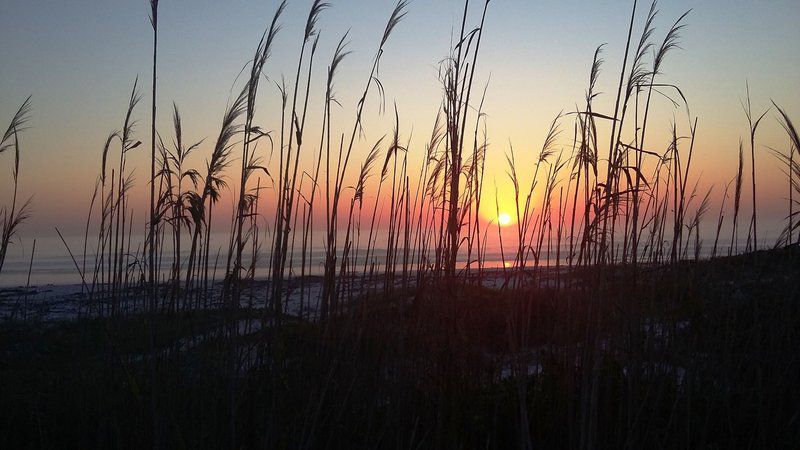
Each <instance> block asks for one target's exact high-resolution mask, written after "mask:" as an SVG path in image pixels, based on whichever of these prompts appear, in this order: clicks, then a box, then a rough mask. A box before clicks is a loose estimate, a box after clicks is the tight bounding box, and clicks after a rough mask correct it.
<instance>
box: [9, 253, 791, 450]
mask: <svg viewBox="0 0 800 450" xmlns="http://www.w3.org/2000/svg"><path fill="white" fill-rule="evenodd" d="M799 272H800V251H798V249H797V248H796V247H794V248H787V249H785V250H777V251H761V252H758V253H753V254H747V255H743V256H739V257H731V258H727V257H726V258H722V259H718V260H714V261H708V262H700V263H697V264H695V263H690V264H682V265H679V266H676V267H673V268H671V269H670V270H666V271H655V272H653V271H648V270H646V269H645V270H641V271H639V272H638V273H637V275H634V274H633V272H631V271H630V270H629V269H627V268H610V269H608V270H607V271H604V272H603V276H608V277H611V278H612V281H610V282H609V283H608V284H607V285H606V286H605V287H604V288H603V291H602V292H592V291H590V290H588V289H585V288H582V287H581V286H587V285H586V284H584V281H585V280H582V278H583V277H594V276H597V274H595V273H588V272H587V273H584V274H582V275H580V276H578V277H577V279H576V280H575V281H576V283H574V286H573V287H564V286H561V287H559V288H534V287H529V288H522V289H517V290H515V291H513V292H512V291H509V290H484V289H481V288H478V287H475V286H474V285H467V284H459V285H457V286H454V287H453V289H454V292H450V291H449V290H448V289H447V288H441V287H429V288H428V289H425V290H419V291H416V293H415V292H395V293H394V294H393V295H391V296H384V295H381V296H379V297H376V298H368V299H363V302H361V303H358V304H355V305H353V307H352V308H351V309H350V310H348V312H347V313H345V314H342V315H340V316H338V317H337V318H336V319H335V320H331V321H328V322H325V323H308V322H305V321H299V320H295V319H293V318H287V319H286V323H284V325H283V326H281V327H270V328H268V327H263V328H259V327H258V326H257V325H254V324H257V323H260V321H268V320H267V319H266V318H265V317H264V316H263V313H262V312H261V311H254V310H239V311H237V312H236V314H233V315H231V314H219V313H218V312H186V313H177V314H169V315H158V316H156V317H148V316H146V315H145V316H132V317H124V318H99V319H85V320H78V321H69V322H56V323H22V322H20V323H14V322H12V323H4V324H3V325H2V327H1V328H0V342H3V343H4V346H3V347H4V350H3V355H2V359H3V361H4V364H3V366H2V368H0V380H2V383H0V399H2V404H0V425H1V427H2V430H1V431H2V432H1V433H0V436H2V437H0V446H2V447H3V448H66V447H73V448H146V447H150V446H151V445H152V442H153V436H152V434H151V433H152V430H153V427H152V426H151V424H150V422H149V420H150V411H151V403H150V402H151V393H152V392H153V390H154V386H153V384H152V381H151V380H153V379H155V380H157V386H156V387H155V393H156V397H155V399H154V400H155V402H156V404H157V408H158V411H159V414H158V420H159V426H158V427H157V429H158V430H159V432H160V433H161V436H160V437H159V439H160V441H161V443H162V444H163V445H164V448H226V447H228V446H229V445H230V443H231V442H233V441H234V439H235V441H236V442H237V446H238V447H240V448H342V449H350V448H491V449H504V448H518V447H522V446H523V442H524V440H528V441H529V442H532V443H534V444H535V446H536V447H538V448H584V447H595V448H626V447H627V448H793V447H794V446H795V445H796V443H797V442H798V440H800V423H798V420H800V419H799V416H798V415H799V414H800V385H798V381H797V380H798V379H800V360H798V357H797V348H798V346H800V328H798V327H797V324H798V323H800V302H799V301H798V286H797V283H796V281H797V280H798V279H800V273H799ZM633 276H637V277H639V280H640V281H641V284H639V285H637V286H638V287H637V288H636V289H635V290H632V289H631V288H630V285H629V282H628V281H627V279H629V278H630V277H633ZM151 320H153V321H154V326H151V324H150V321H151ZM232 323H236V324H238V325H239V329H238V331H237V332H236V333H235V334H233V335H232V334H231V333H229V332H228V330H229V328H228V327H229V326H230V325H231V324H232ZM151 330H154V336H152V338H153V339H155V341H156V343H157V347H158V349H159V350H158V351H157V352H156V354H155V355H156V356H155V357H156V359H157V364H156V368H155V370H156V371H157V373H156V375H155V378H153V376H152V374H151V373H150V370H151V367H150V365H149V361H148V358H149V357H150V356H149V355H150V353H149V351H148V345H147V342H148V341H149V339H150V338H151V336H150V333H151ZM198 336H202V337H200V338H198ZM522 336H526V337H525V338H524V340H522V341H521V340H520V338H521V337H522ZM190 341H191V344H189V342H190ZM234 434H235V437H234ZM590 442H591V443H592V444H591V445H588V443H590Z"/></svg>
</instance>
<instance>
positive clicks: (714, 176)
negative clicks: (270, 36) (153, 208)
mask: <svg viewBox="0 0 800 450" xmlns="http://www.w3.org/2000/svg"><path fill="white" fill-rule="evenodd" d="M277 3H278V2H277V1H264V0H259V1H253V0H229V1H217V0H180V1H174V0H162V2H161V6H160V14H159V22H160V36H159V84H158V91H159V101H158V107H159V118H158V125H159V130H160V132H161V133H162V135H163V136H164V137H165V138H168V139H171V136H172V127H171V118H170V108H171V103H172V101H175V102H176V103H177V104H178V106H179V107H180V108H181V112H182V116H183V120H184V134H185V136H186V137H187V140H190V141H196V140H200V139H203V138H205V139H206V141H205V143H204V145H203V146H202V147H201V148H200V150H199V151H198V152H197V153H196V154H195V155H194V157H193V159H191V164H193V165H195V166H198V167H199V166H201V165H202V164H203V163H204V160H205V157H206V156H207V154H208V152H209V151H210V146H211V145H212V144H213V140H214V138H215V136H216V133H218V130H219V122H220V118H221V115H222V113H223V111H224V109H225V106H226V103H227V102H228V100H229V96H230V91H231V87H232V86H233V84H234V81H235V80H236V78H237V75H238V73H239V72H240V70H241V69H242V67H244V65H245V64H246V62H247V61H248V60H249V59H250V58H251V55H252V52H253V50H254V48H255V46H256V44H257V42H258V39H259V37H260V36H261V33H262V32H263V30H264V28H266V27H267V26H268V24H269V21H270V19H271V18H272V15H273V13H274V10H275V8H276V7H277ZM310 3H311V2H310V1H298V0H294V1H290V2H289V5H288V8H287V10H286V12H285V14H284V16H283V19H282V23H283V24H284V26H283V29H282V31H281V32H280V34H279V35H278V40H277V42H276V45H275V47H274V50H273V53H272V58H271V59H270V60H269V61H268V62H267V65H266V69H265V72H266V74H267V76H268V77H269V81H268V82H266V81H265V82H264V83H263V84H262V88H261V90H260V93H261V95H260V99H259V104H258V114H257V118H256V122H257V123H258V124H259V125H260V126H262V128H264V129H276V128H278V127H279V122H278V121H277V117H278V115H277V113H278V112H279V107H280V106H279V95H278V91H277V89H276V88H275V84H274V81H276V80H280V78H281V76H282V75H284V76H285V77H286V78H287V80H290V79H292V78H293V76H294V70H295V66H296V59H297V54H298V52H299V46H300V44H301V41H302V29H303V26H304V22H305V18H306V15H307V13H308V8H309V5H310ZM331 3H332V4H333V5H332V7H331V8H330V9H328V10H326V11H325V12H324V13H323V14H322V16H321V18H320V21H319V24H318V26H319V28H320V29H321V38H320V45H319V50H318V54H317V55H318V56H317V61H316V69H315V71H314V82H313V84H312V100H311V104H310V110H311V111H310V116H309V121H310V123H311V124H313V126H311V130H312V131H311V135H312V136H316V135H317V133H318V132H317V131H316V130H318V128H319V127H318V122H319V117H320V110H321V107H322V100H323V92H324V76H323V73H324V71H325V68H326V66H327V64H328V62H329V61H330V58H331V55H332V53H333V49H334V48H335V46H336V43H337V42H338V40H339V39H340V37H341V36H342V35H343V33H344V32H345V31H346V30H348V29H350V34H349V39H350V42H351V43H350V47H349V49H350V50H352V52H353V53H352V54H351V55H350V56H348V58H347V59H346V60H345V63H344V64H343V67H342V69H341V72H340V73H339V76H338V78H337V81H336V92H337V98H338V99H339V101H340V102H341V104H342V105H343V106H342V108H341V109H339V110H338V111H337V112H335V114H337V122H338V124H339V131H343V130H344V129H346V128H347V127H348V126H352V125H350V124H352V117H353V111H354V106H355V103H356V100H357V96H358V95H359V93H360V90H362V89H363V84H364V82H365V81H366V80H365V77H366V76H367V74H368V71H369V65H370V61H371V58H372V56H373V54H374V52H375V48H376V46H377V43H378V41H379V39H380V35H381V33H382V31H383V27H384V26H385V22H386V20H387V18H388V16H389V14H390V13H391V10H392V8H393V6H394V1H393V0H348V1H344V0H338V1H337V0H332V1H331ZM475 3H476V6H478V5H477V4H478V2H475ZM462 5H463V2H461V1H460V0H432V1H422V0H417V1H415V2H412V4H411V6H410V8H409V12H408V15H407V16H406V17H405V19H404V20H403V21H402V22H401V23H400V25H399V26H398V28H397V29H396V30H395V34H393V35H392V37H391V39H390V41H389V43H388V45H387V47H386V53H385V55H384V57H383V60H382V64H381V67H380V69H381V70H380V79H381V81H382V84H383V86H384V87H385V89H386V100H387V110H389V109H391V108H392V104H393V103H395V102H396V105H397V108H398V110H399V113H400V122H401V123H400V133H401V136H402V138H403V139H408V138H409V137H411V139H412V140H411V143H412V144H411V153H410V154H409V157H410V158H412V159H414V158H418V157H419V155H420V154H421V153H422V152H423V145H424V142H425V141H426V140H427V138H428V136H429V135H430V132H431V127H432V126H433V120H434V118H435V115H436V112H437V108H438V105H439V102H440V99H441V85H440V83H439V81H438V80H437V64H438V62H439V61H440V60H441V59H442V58H444V57H445V56H447V54H448V48H449V47H450V42H451V36H452V35H453V34H455V33H456V32H457V28H458V25H459V23H460V16H461V12H462V7H463V6H462ZM648 6H649V2H641V3H640V6H639V11H638V13H639V16H640V17H641V16H643V15H644V14H645V13H646V10H647V7H648ZM148 7H149V5H148V2H147V1H145V0H141V1H132V0H124V1H123V0H113V1H111V0H109V1H99V0H95V1H89V0H75V1H53V0H49V1H45V0H41V1H29V0H25V1H22V0H6V1H3V3H2V6H0V42H2V45H0V61H2V63H0V126H1V127H2V128H3V129H5V127H6V126H7V124H8V122H9V121H10V120H11V117H12V116H13V114H14V111H15V110H16V109H17V108H18V106H19V105H20V104H21V103H22V102H23V101H24V100H25V98H26V97H27V96H28V95H32V96H33V98H32V104H33V112H32V120H31V122H30V124H29V125H30V129H28V130H25V132H24V133H23V134H22V135H21V144H22V156H21V158H22V160H21V176H20V179H21V185H20V192H21V195H22V196H23V197H27V196H29V195H33V198H34V209H33V211H34V214H33V217H32V218H31V219H30V221H29V222H28V223H27V224H26V226H25V227H24V228H23V229H22V231H21V236H22V237H23V238H25V239H27V238H31V237H36V236H46V235H51V234H52V233H53V226H54V225H58V226H59V227H60V228H62V229H64V230H66V233H68V234H79V233H81V232H82V226H83V225H82V223H83V222H84V221H85V217H86V211H87V209H88V206H89V200H90V197H91V193H92V188H93V183H94V180H95V178H96V177H97V174H98V171H99V169H100V156H101V150H102V146H103V142H104V140H105V137H106V136H107V135H108V133H109V132H110V131H111V130H112V129H117V128H120V127H121V126H122V120H123V116H124V113H125V107H126V102H127V98H128V96H129V94H130V90H131V87H132V85H133V82H134V79H135V78H136V77H137V75H138V76H139V86H140V88H141V91H142V93H143V94H144V97H143V100H142V102H141V103H140V105H139V107H138V109H137V110H136V112H135V117H136V118H137V119H138V121H139V124H138V127H137V129H136V139H139V140H141V141H143V144H144V145H142V146H141V147H140V148H139V149H137V150H136V151H135V155H133V156H132V160H131V162H132V165H133V166H135V167H136V171H135V174H136V181H137V184H136V189H135V190H136V193H135V194H134V196H135V198H136V199H137V201H138V203H137V204H134V209H136V210H138V211H143V210H144V208H145V202H144V200H145V198H146V197H145V195H146V193H145V191H146V189H145V183H146V178H147V174H148V170H149V169H148V167H147V165H146V164H145V161H147V158H148V153H149V142H150V137H149V120H150V116H149V108H150V99H149V91H150V87H151V86H150V81H149V79H150V74H149V71H150V63H151V57H152V56H151V45H152V33H151V28H150V24H149V22H148ZM630 8H631V2H630V1H627V0H626V1H622V0H615V1H603V2H585V1H575V0H568V1H560V0H559V1H556V0H551V1H538V2H534V1H522V0H514V1H512V0H494V1H492V2H491V3H490V6H489V12H488V14H487V19H486V27H485V34H484V38H483V39H484V41H483V43H482V46H483V47H482V50H481V55H480V58H479V61H478V68H477V73H476V80H477V81H476V86H478V87H479V88H480V89H482V88H483V86H484V85H485V84H486V82H487V81H489V84H488V91H487V97H486V103H485V105H484V111H485V112H486V113H487V114H488V120H487V125H488V133H489V142H490V148H489V152H488V156H487V158H488V159H487V175H486V181H487V182H488V183H489V184H490V185H493V184H494V180H497V183H498V189H499V191H500V193H501V194H500V195H501V197H504V198H506V199H508V198H510V197H509V195H510V194H509V192H508V190H509V185H508V182H507V177H506V174H505V171H506V168H505V153H506V152H507V151H508V149H509V142H510V143H511V144H513V146H514V150H515V153H516V154H517V160H518V164H519V166H518V171H519V172H520V173H521V174H523V175H524V176H525V177H529V176H530V172H531V170H532V167H533V166H532V161H533V158H534V157H535V156H536V155H538V149H539V148H540V147H541V142H542V140H543V137H544V135H545V133H546V131H547V127H548V125H549V123H550V121H551V120H552V118H553V117H554V116H555V115H556V114H557V113H558V112H559V111H562V110H564V111H568V110H570V109H574V108H575V105H576V104H580V103H581V102H582V99H583V96H584V93H585V90H586V84H587V79H588V73H589V67H590V64H591V60H592V55H593V52H594V50H595V48H596V47H597V46H598V45H600V44H602V43H606V44H607V45H606V47H605V51H604V54H603V57H604V59H605V61H606V63H605V65H604V66H603V73H602V76H601V81H600V85H599V90H600V91H602V92H603V95H602V96H601V97H600V98H599V99H598V102H597V106H596V109H597V110H600V111H602V112H605V113H612V112H613V95H614V85H615V83H616V80H617V78H618V77H619V70H620V65H621V62H622V52H623V51H624V41H625V37H626V32H627V24H628V16H629V14H630ZM475 9H476V10H477V9H478V8H477V7H476V8H475ZM659 9H660V14H659V16H658V18H657V21H656V26H657V29H656V35H655V39H656V40H657V41H660V40H661V39H662V38H663V34H664V33H665V32H666V30H667V29H668V28H669V26H670V25H671V24H672V22H674V20H675V19H676V18H677V17H679V16H680V15H681V14H682V13H683V12H685V11H686V10H688V9H692V12H691V13H690V15H689V17H688V19H687V24H688V26H687V28H686V29H685V30H684V32H683V35H682V38H681V47H682V49H681V50H678V51H675V52H673V53H671V54H670V55H669V57H668V60H667V62H666V64H665V67H664V75H663V78H662V80H664V81H665V82H670V83H675V84H677V85H679V86H680V87H681V89H682V90H683V92H684V94H685V95H686V97H687V98H688V101H689V107H690V110H691V115H692V118H694V117H695V116H696V117H699V122H698V123H699V126H698V142H697V144H696V147H697V148H696V166H695V169H694V170H695V172H694V173H695V175H696V176H697V175H700V174H702V176H701V178H702V183H703V185H704V186H705V189H707V188H709V187H711V186H712V185H714V186H715V192H717V193H719V192H721V190H723V189H724V185H725V183H727V182H728V180H730V179H731V178H732V177H733V176H734V175H735V172H736V164H737V161H736V152H737V148H738V140H739V138H740V137H743V136H744V135H745V134H746V133H747V123H746V121H745V117H744V114H743V113H742V108H741V105H740V100H741V99H742V98H743V97H744V95H745V84H746V82H749V85H750V90H751V94H752V100H753V105H754V109H755V110H757V112H759V113H760V112H761V111H762V110H763V109H764V108H766V107H767V106H768V105H771V103H770V100H774V101H775V102H776V103H778V104H779V105H781V106H782V107H784V108H785V109H786V110H787V112H788V113H789V114H790V115H791V116H792V117H795V118H797V119H795V120H800V76H799V75H798V74H799V73H800V44H799V43H800V28H799V27H798V26H797V23H798V19H800V3H798V2H797V1H796V0H780V1H778V0H773V1H755V0H753V1H741V0H733V1H731V0H702V1H690V0H677V1H666V0H665V1H663V2H662V3H661V4H660V5H659ZM475 12H477V11H475ZM641 21H642V20H641V18H640V20H639V21H638V24H639V25H640V24H641ZM454 30H455V31H454ZM240 81H241V80H240ZM287 83H290V82H289V81H287ZM240 85H241V83H239V84H237V89H238V86H240ZM657 108H658V109H659V111H660V112H659V113H658V114H656V115H655V116H654V118H653V119H652V120H653V125H652V130H653V136H654V137H653V141H652V142H653V147H654V148H657V149H659V150H663V148H664V147H665V146H666V141H664V140H663V139H659V137H661V138H663V137H664V136H665V135H666V132H667V131H668V128H669V125H670V121H672V120H673V118H674V120H675V121H677V123H678V124H679V127H683V130H684V131H685V130H686V124H687V121H688V119H687V118H686V114H685V112H682V110H674V109H672V108H671V106H670V105H669V104H668V102H666V101H665V100H663V99H660V100H658V101H657ZM378 113H379V102H378V97H377V95H372V96H371V97H370V100H369V102H368V104H367V107H366V116H368V118H367V119H366V120H365V124H364V129H365V133H366V139H365V140H364V141H363V142H361V143H360V144H359V148H358V149H357V152H358V157H359V158H362V157H363V155H364V154H365V153H366V151H367V150H368V147H370V146H371V145H372V143H373V142H374V141H375V140H377V139H378V138H379V137H380V136H382V135H384V134H387V133H391V131H392V128H393V120H394V117H393V114H391V113H388V112H387V113H386V114H384V115H379V114H378ZM571 127H572V125H571V124H570V123H565V129H566V131H567V132H565V133H564V134H563V135H562V139H560V142H559V145H560V146H561V147H565V148H567V149H568V148H569V139H568V136H567V135H571ZM412 131H413V134H412ZM316 139H317V138H314V139H313V140H316ZM757 145H758V148H757V152H758V156H757V157H758V158H760V159H759V161H760V163H761V164H760V166H759V173H758V176H759V178H760V181H762V183H761V184H760V186H759V196H760V197H761V199H760V201H761V210H760V214H761V215H762V216H763V217H764V220H773V221H775V223H777V220H778V219H780V218H782V217H783V215H785V212H786V205H785V200H784V198H785V196H786V186H785V178H784V177H783V176H782V174H781V172H780V168H779V167H778V163H777V160H776V159H775V158H774V157H772V156H771V155H770V150H769V149H768V147H771V148H775V149H779V150H784V149H785V148H786V146H787V141H786V138H785V135H784V134H783V131H782V129H781V128H780V126H779V124H778V122H777V120H776V117H775V114H774V111H773V112H770V113H769V114H768V115H767V118H766V119H765V122H764V125H763V127H762V129H761V130H760V134H759V137H758V143H757ZM315 146H316V144H315ZM315 146H312V147H308V148H307V151H308V152H309V153H313V151H315V150H316V148H315ZM260 151H266V149H264V148H262V149H261V150H260ZM10 153H11V152H6V153H4V154H2V155H0V174H2V175H0V202H2V203H3V204H5V203H6V202H7V199H8V198H9V197H10V189H11V182H10V179H11V170H12V165H13V155H11V154H10ZM308 160H310V157H309V159H308ZM304 161H307V160H304ZM415 161H416V159H415ZM357 162H359V163H360V159H357ZM357 170H358V169H357V166H353V167H352V168H351V174H354V173H355V172H356V171H357ZM526 179H527V178H526ZM487 186H488V185H487ZM487 190H488V191H491V193H492V196H493V191H494V189H493V187H492V188H490V189H487ZM713 204H716V201H715V202H714V203H713ZM748 208H749V207H748ZM767 230H768V231H771V232H772V233H775V232H776V231H777V227H776V226H774V227H772V229H771V230H770V229H769V228H767Z"/></svg>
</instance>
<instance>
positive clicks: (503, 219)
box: [497, 212, 511, 227]
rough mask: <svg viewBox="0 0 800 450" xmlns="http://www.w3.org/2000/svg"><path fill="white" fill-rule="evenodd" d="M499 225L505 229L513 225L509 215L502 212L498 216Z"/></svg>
mask: <svg viewBox="0 0 800 450" xmlns="http://www.w3.org/2000/svg"><path fill="white" fill-rule="evenodd" d="M497 223H498V224H500V226H502V227H504V226H506V225H509V224H511V216H510V215H509V214H508V213H505V212H502V213H500V214H499V215H498V216H497Z"/></svg>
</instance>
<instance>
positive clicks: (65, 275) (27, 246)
mask: <svg viewBox="0 0 800 450" xmlns="http://www.w3.org/2000/svg"><path fill="white" fill-rule="evenodd" d="M319 237H321V233H320V234H319ZM381 238H382V237H381V236H379V237H378V246H381V242H382V241H381ZM504 239H505V237H504ZM65 240H66V242H67V245H69V249H70V250H71V251H72V254H73V256H74V257H75V262H77V265H78V267H80V268H83V267H84V252H83V245H84V241H83V236H80V237H76V236H73V237H65ZM763 241H764V244H760V246H762V247H766V246H771V245H773V244H774V239H772V240H770V239H764V240H763ZM132 242H142V239H141V238H136V237H134V238H133V240H132ZM269 242H270V241H268V240H264V239H263V238H262V247H261V250H262V251H261V253H260V255H259V259H258V261H257V264H256V276H257V277H266V276H267V275H268V270H269V259H270V258H269V253H268V252H267V251H266V250H267V248H268V247H269ZM383 242H385V240H384V241H383ZM365 243H366V236H365V235H362V239H361V247H362V248H361V250H360V254H359V260H360V261H359V264H360V265H362V266H363V258H362V257H363V254H364V246H365ZM94 244H95V242H93V241H92V238H91V237H90V242H89V244H88V248H87V253H86V258H85V267H86V272H87V282H91V273H92V267H93V265H94V261H95V254H94ZM136 245H137V244H133V245H132V247H133V248H132V252H136V251H137V249H136ZM290 245H291V243H290ZM515 245H516V244H514V243H508V242H507V241H506V245H505V250H506V251H505V257H506V260H509V259H513V254H514V250H515ZM691 245H692V246H693V245H694V243H693V242H692V244H691ZM744 245H745V243H744V242H740V244H739V246H740V248H744ZM32 246H33V240H32V239H26V240H23V241H22V243H20V242H19V241H17V242H15V243H14V244H13V245H12V247H11V248H10V249H9V254H8V256H7V257H6V262H5V265H4V266H3V271H2V273H0V287H10V286H25V285H26V284H27V283H28V269H29V267H31V250H32ZM211 246H212V249H213V250H212V252H211V255H210V258H209V263H210V265H211V267H212V268H211V270H212V271H213V266H214V260H215V259H216V258H217V250H218V249H219V256H218V258H219V259H218V261H217V270H216V278H217V279H219V278H220V277H221V276H222V272H224V270H225V265H226V258H227V248H228V234H227V233H219V234H216V235H212V240H211ZM188 247H189V244H188V243H187V244H185V245H184V247H183V250H184V251H183V258H187V257H188ZM712 247H713V236H712V237H711V238H705V239H704V240H703V243H702V249H701V255H702V256H703V257H707V256H709V255H710V254H711V251H712ZM165 249H166V250H165V255H164V260H163V261H162V274H164V275H166V272H167V269H166V268H168V267H169V265H170V264H171V258H172V249H171V246H166V245H165ZM566 250H567V249H566V248H563V246H562V251H561V255H562V259H563V258H564V257H565V255H566V254H567V251H566ZM250 251H251V247H249V246H248V247H247V248H246V249H245V258H246V260H245V263H246V265H249V253H250ZM544 251H545V249H544V248H543V252H544ZM727 251H728V242H727V241H726V242H722V239H720V243H719V244H718V250H717V252H718V253H720V254H727ZM689 252H690V254H693V247H692V248H690V250H689ZM296 253H297V254H298V255H296V256H295V258H294V261H292V266H293V267H294V272H293V274H294V275H300V263H301V259H300V256H299V253H300V250H299V245H298V246H297V247H296ZM461 253H462V254H461V263H462V265H463V264H466V249H465V248H464V250H463V251H462V252H461ZM385 254H386V252H385V250H381V249H378V250H377V251H376V252H375V261H376V262H377V263H381V262H383V261H384V259H385ZM551 256H552V258H551V260H550V263H551V264H555V249H551ZM310 257H311V273H310V274H311V275H320V274H322V271H323V264H324V258H325V253H324V249H323V248H322V246H321V245H317V246H316V247H315V248H313V249H312V251H311V252H310ZM351 257H352V254H351ZM129 261H134V258H133V257H131V258H130V259H129ZM75 262H73V260H72V258H71V257H70V255H69V252H68V251H67V249H66V247H65V246H64V243H63V242H62V241H61V239H60V238H59V237H58V236H55V237H45V238H37V239H36V251H35V254H34V255H33V265H32V268H31V271H30V285H31V286H37V285H38V286H41V285H46V284H56V285H58V284H77V283H80V282H81V278H80V275H79V271H78V270H77V269H76V264H75ZM400 263H402V260H401V261H400ZM541 264H542V265H546V264H547V260H546V255H542V258H541ZM484 265H485V266H486V267H502V265H503V258H502V255H501V253H500V248H499V246H494V248H488V249H487V252H486V257H485V259H484ZM184 267H185V265H184ZM287 267H288V261H287Z"/></svg>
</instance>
